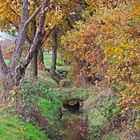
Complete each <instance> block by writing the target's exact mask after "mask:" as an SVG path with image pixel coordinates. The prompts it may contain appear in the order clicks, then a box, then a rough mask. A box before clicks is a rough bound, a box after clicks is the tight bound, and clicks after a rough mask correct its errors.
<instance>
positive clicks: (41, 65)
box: [37, 48, 45, 70]
mask: <svg viewBox="0 0 140 140" xmlns="http://www.w3.org/2000/svg"><path fill="white" fill-rule="evenodd" d="M37 59H38V67H39V69H41V70H42V69H44V68H45V64H44V55H43V51H42V50H41V48H39V49H38V58H37Z"/></svg>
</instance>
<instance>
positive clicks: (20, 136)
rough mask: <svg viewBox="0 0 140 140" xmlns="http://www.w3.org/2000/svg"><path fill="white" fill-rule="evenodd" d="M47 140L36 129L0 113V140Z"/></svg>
mask: <svg viewBox="0 0 140 140" xmlns="http://www.w3.org/2000/svg"><path fill="white" fill-rule="evenodd" d="M29 139H30V140H47V139H48V138H47V136H46V134H45V133H44V132H42V131H41V130H40V129H39V128H38V127H36V126H32V125H31V124H29V123H26V122H23V121H21V120H19V119H18V118H16V117H12V116H10V115H7V114H6V113H2V112H0V140H29Z"/></svg>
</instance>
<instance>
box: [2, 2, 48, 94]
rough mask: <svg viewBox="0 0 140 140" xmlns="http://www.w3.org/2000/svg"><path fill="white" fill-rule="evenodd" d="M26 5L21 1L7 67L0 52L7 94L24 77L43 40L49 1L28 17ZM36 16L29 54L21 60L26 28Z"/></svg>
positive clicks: (26, 3)
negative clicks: (14, 40)
mask: <svg viewBox="0 0 140 140" xmlns="http://www.w3.org/2000/svg"><path fill="white" fill-rule="evenodd" d="M7 2H9V1H6V3H7ZM28 5H29V3H28V1H27V0H23V1H22V8H21V15H20V24H19V31H18V38H17V41H16V47H15V50H14V52H13V54H12V56H11V59H10V65H9V66H7V65H6V64H5V62H4V59H3V55H2V52H1V51H0V75H1V79H2V81H3V86H4V89H5V91H6V93H8V92H9V91H10V90H11V89H12V88H13V87H14V86H16V85H18V84H19V81H20V79H21V78H22V76H23V75H24V73H25V70H26V68H27V66H28V65H29V63H30V61H31V59H32V57H33V55H34V52H35V51H36V50H37V48H38V44H39V43H40V42H41V41H42V39H43V38H42V34H43V32H44V24H45V19H46V12H47V7H48V6H49V1H48V0H43V1H42V2H41V4H40V5H39V7H38V8H37V9H36V10H35V11H34V12H33V14H32V15H30V17H29V9H28ZM38 14H39V15H40V16H39V18H38V26H37V29H36V32H35V36H34V38H33V41H32V43H31V47H30V49H29V52H28V53H27V54H26V57H25V58H24V59H23V60H21V55H22V52H23V47H24V44H25V39H26V35H27V32H28V26H29V24H30V23H31V21H32V19H33V18H35V17H36V16H37V15H38Z"/></svg>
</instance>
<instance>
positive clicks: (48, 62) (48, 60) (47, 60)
mask: <svg viewBox="0 0 140 140" xmlns="http://www.w3.org/2000/svg"><path fill="white" fill-rule="evenodd" d="M51 59H52V54H51V53H47V52H45V53H44V64H45V66H46V67H47V68H51ZM56 69H57V70H66V71H69V69H70V67H69V66H66V65H64V63H63V62H62V61H61V58H60V56H59V55H58V59H57V65H56Z"/></svg>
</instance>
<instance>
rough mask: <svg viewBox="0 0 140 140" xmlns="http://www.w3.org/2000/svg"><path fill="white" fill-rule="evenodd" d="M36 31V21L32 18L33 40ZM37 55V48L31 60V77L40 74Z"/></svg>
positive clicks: (33, 77)
mask: <svg viewBox="0 0 140 140" xmlns="http://www.w3.org/2000/svg"><path fill="white" fill-rule="evenodd" d="M35 33H36V22H35V20H34V19H33V20H32V41H33V39H34V37H35ZM37 55H38V50H35V52H34V55H33V58H32V60H31V75H30V77H31V79H36V78H37V76H38V67H37Z"/></svg>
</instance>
